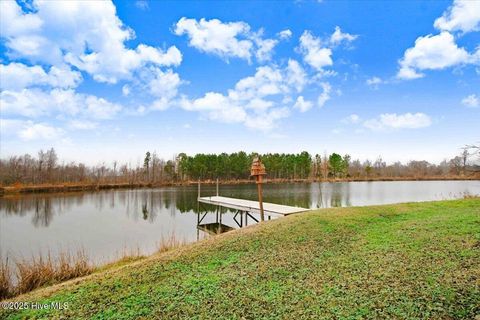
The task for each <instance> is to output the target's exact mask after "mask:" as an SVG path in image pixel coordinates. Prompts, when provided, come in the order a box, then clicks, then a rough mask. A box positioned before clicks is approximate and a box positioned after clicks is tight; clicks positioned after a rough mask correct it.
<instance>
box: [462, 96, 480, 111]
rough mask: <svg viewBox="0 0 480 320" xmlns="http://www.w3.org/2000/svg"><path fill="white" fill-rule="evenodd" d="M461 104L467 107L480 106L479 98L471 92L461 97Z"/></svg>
mask: <svg viewBox="0 0 480 320" xmlns="http://www.w3.org/2000/svg"><path fill="white" fill-rule="evenodd" d="M462 104H463V105H464V106H467V107H469V108H478V107H480V98H479V97H478V96H477V95H475V94H471V95H469V96H467V97H465V98H463V99H462Z"/></svg>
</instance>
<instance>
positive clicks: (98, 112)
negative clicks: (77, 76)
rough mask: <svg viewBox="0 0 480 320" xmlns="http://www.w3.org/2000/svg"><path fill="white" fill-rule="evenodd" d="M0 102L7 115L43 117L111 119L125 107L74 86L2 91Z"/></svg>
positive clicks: (3, 111)
mask: <svg viewBox="0 0 480 320" xmlns="http://www.w3.org/2000/svg"><path fill="white" fill-rule="evenodd" d="M0 105H1V106H2V113H3V114H5V115H20V116H24V117H33V118H35V117H40V116H49V115H53V114H59V115H62V116H78V115H84V116H85V117H88V118H92V119H110V118H112V117H113V116H115V115H116V114H117V113H118V112H120V110H121V109H122V106H120V105H118V104H115V103H111V102H109V101H107V100H105V99H103V98H98V97H96V96H93V95H88V94H80V93H76V92H75V91H74V90H72V89H67V90H63V89H53V90H50V91H43V90H41V89H38V88H33V89H23V90H20V91H10V90H4V91H2V92H1V93H0Z"/></svg>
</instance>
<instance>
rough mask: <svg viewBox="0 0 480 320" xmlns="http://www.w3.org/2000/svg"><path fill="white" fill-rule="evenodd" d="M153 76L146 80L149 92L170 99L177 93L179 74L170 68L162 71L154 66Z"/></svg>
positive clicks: (179, 82) (179, 81)
mask: <svg viewBox="0 0 480 320" xmlns="http://www.w3.org/2000/svg"><path fill="white" fill-rule="evenodd" d="M152 71H153V78H152V79H151V80H150V81H149V82H148V88H149V91H150V93H151V94H152V95H153V96H155V97H160V98H162V97H163V98H166V99H172V98H173V97H175V96H176V95H177V91H178V87H179V86H180V84H181V82H182V81H181V80H180V76H179V75H178V74H177V73H174V72H172V70H167V71H165V72H164V71H162V70H161V69H159V68H155V69H154V70H152Z"/></svg>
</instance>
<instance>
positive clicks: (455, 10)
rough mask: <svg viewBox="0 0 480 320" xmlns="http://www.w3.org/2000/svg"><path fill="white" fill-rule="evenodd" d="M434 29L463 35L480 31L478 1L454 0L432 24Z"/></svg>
mask: <svg viewBox="0 0 480 320" xmlns="http://www.w3.org/2000/svg"><path fill="white" fill-rule="evenodd" d="M434 26H435V28H437V29H439V30H444V31H462V32H463V33H467V32H472V31H479V30H480V1H477V0H455V1H454V2H453V5H452V6H450V7H449V8H448V9H447V11H445V12H444V13H443V15H442V16H441V17H440V18H438V19H436V20H435V22H434Z"/></svg>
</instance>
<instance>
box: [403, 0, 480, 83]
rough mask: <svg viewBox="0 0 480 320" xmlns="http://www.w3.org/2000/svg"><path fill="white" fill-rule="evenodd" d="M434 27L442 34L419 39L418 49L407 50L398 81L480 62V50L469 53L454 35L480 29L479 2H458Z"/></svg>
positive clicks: (438, 19)
mask: <svg viewBox="0 0 480 320" xmlns="http://www.w3.org/2000/svg"><path fill="white" fill-rule="evenodd" d="M434 27H435V28H437V29H438V30H440V31H441V33H440V34H437V35H431V34H429V35H426V36H423V37H419V38H417V40H416V41H415V46H414V47H412V48H409V49H407V50H406V51H405V54H404V56H403V58H402V59H401V60H400V61H399V64H400V70H399V71H398V73H397V78H400V79H405V80H411V79H417V78H421V77H424V76H425V74H424V73H422V71H423V70H441V69H445V68H448V67H454V66H461V65H467V64H479V63H480V47H477V49H476V52H474V53H473V52H472V53H469V52H468V51H467V50H466V49H465V48H462V47H459V46H458V45H457V43H456V41H455V37H454V35H453V34H452V33H454V32H456V31H461V33H468V32H472V31H479V30H480V1H476V0H455V1H454V2H453V4H452V5H451V6H450V7H449V8H448V9H447V10H446V11H445V12H444V13H443V15H442V16H441V17H439V18H437V19H436V20H435V22H434ZM457 36H458V33H457Z"/></svg>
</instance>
